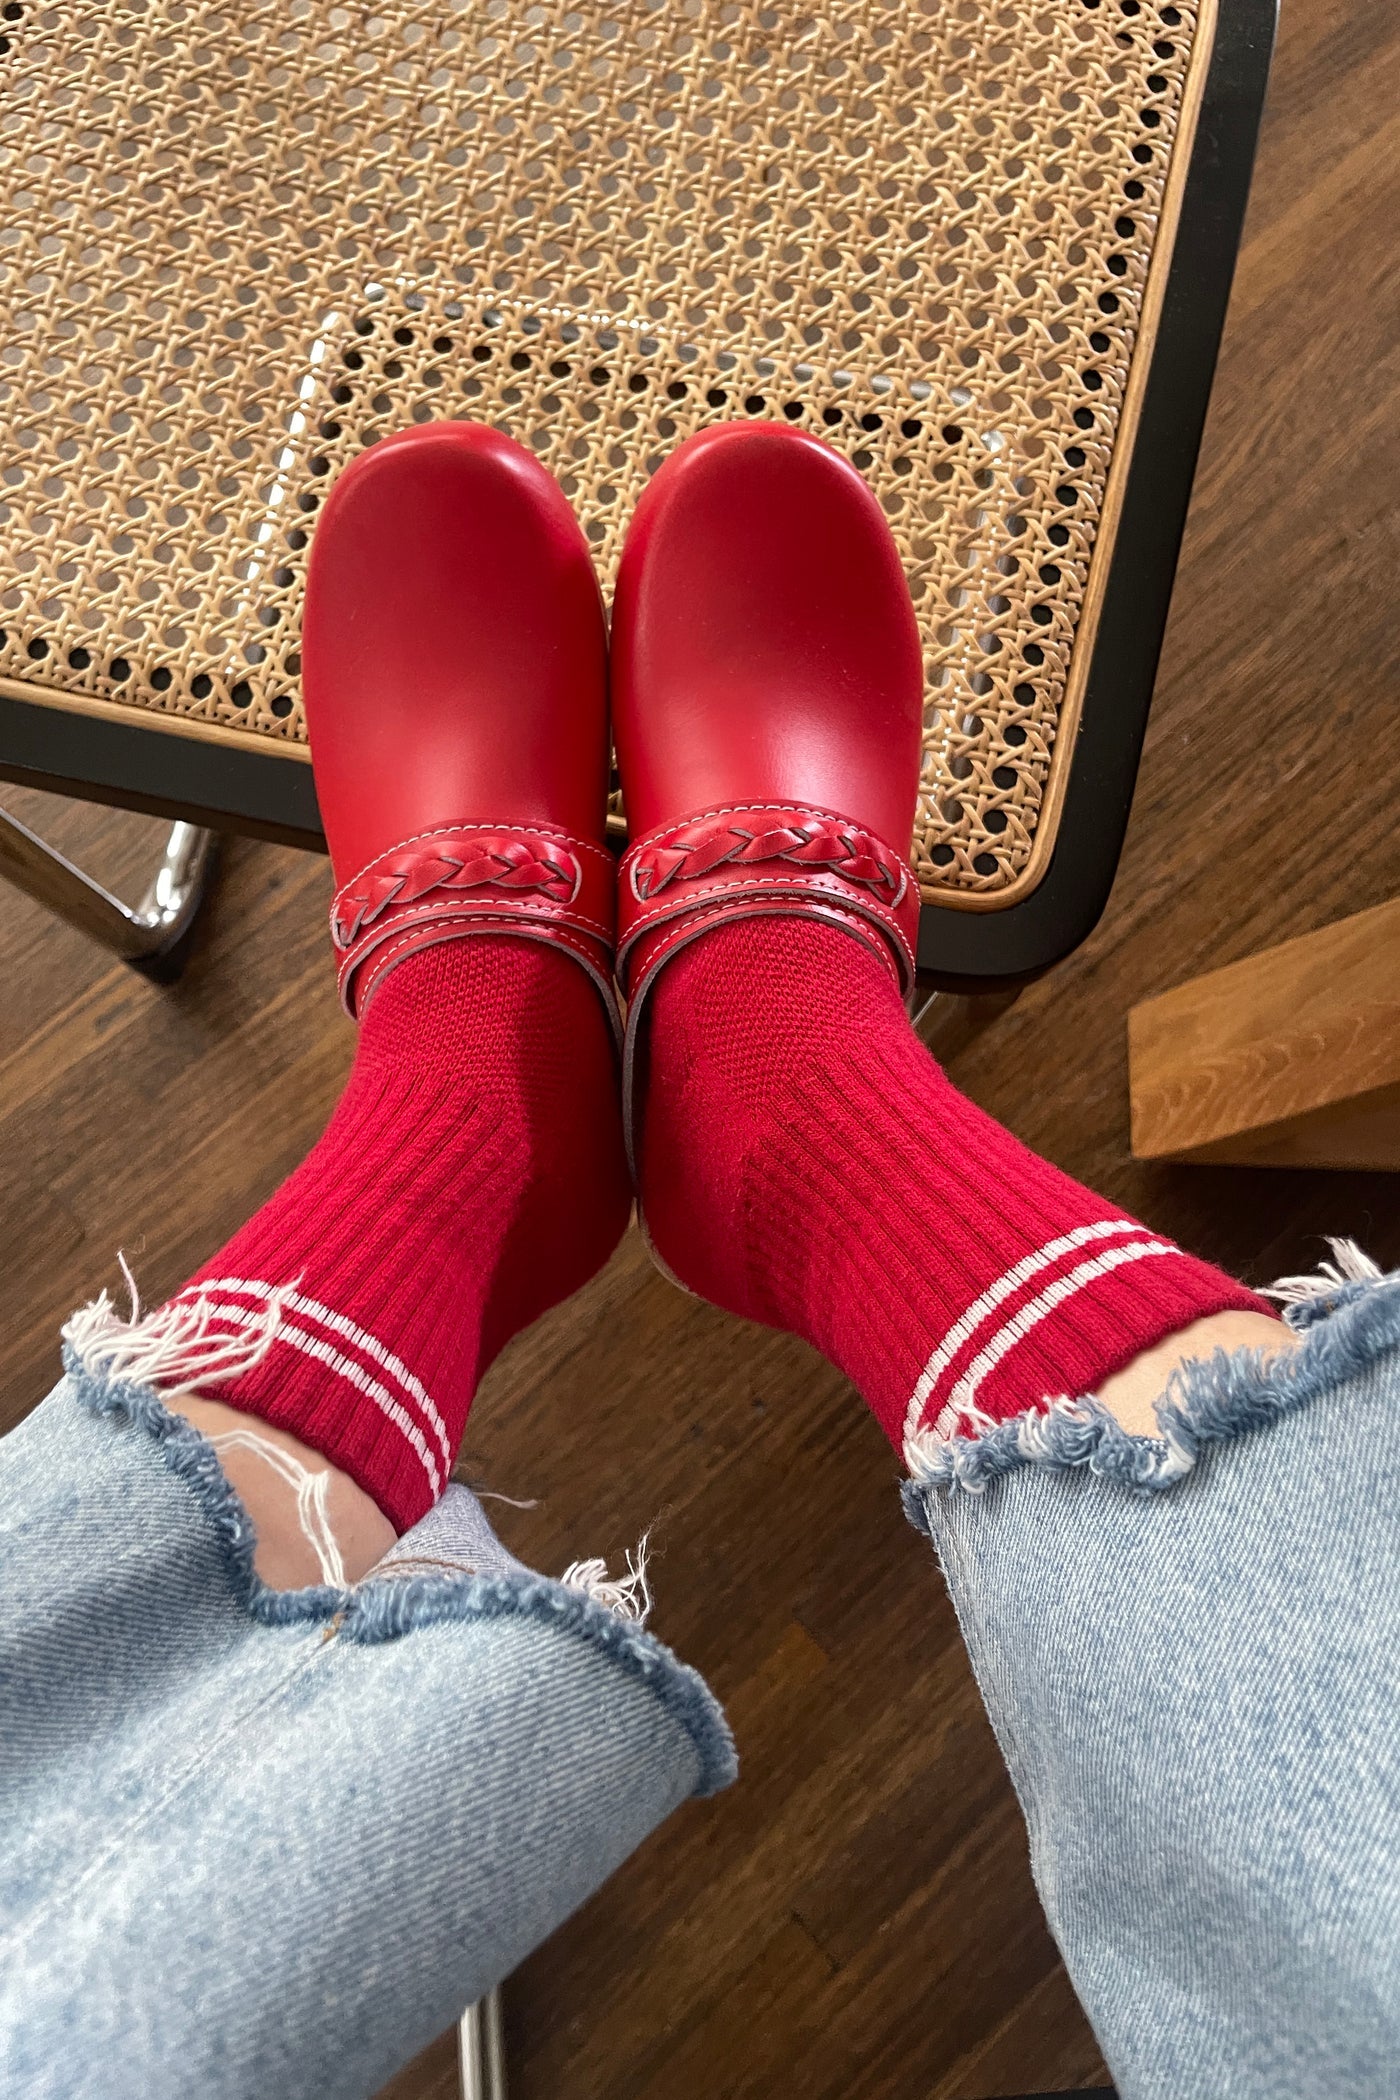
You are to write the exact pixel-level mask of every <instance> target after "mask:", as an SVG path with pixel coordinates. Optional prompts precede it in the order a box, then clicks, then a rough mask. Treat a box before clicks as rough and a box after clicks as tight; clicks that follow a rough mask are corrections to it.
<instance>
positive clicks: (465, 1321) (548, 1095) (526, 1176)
mask: <svg viewBox="0 0 1400 2100" xmlns="http://www.w3.org/2000/svg"><path fill="white" fill-rule="evenodd" d="M630 1202H631V1190H630V1188H629V1186H628V1181H627V1168H626V1162H625V1158H624V1155H623V1150H622V1140H621V1130H620V1120H619V1114H618V1107H617V1077H616V1070H615V1060H614V1053H613V1047H612V1043H611V1041H610V1037H609V1030H608V1025H607V1021H606V1018H605V1016H604V1013H603V1008H602V1004H601V1001H600V1000H599V997H598V994H597V992H596V991H595V989H594V988H593V986H592V985H591V984H590V983H589V982H588V979H587V978H586V977H585V976H584V973H583V972H582V971H581V970H580V969H579V968H578V967H577V966H576V965H575V964H574V963H572V962H571V961H569V960H568V958H567V957H565V956H562V955H559V954H557V953H553V952H551V951H550V950H549V949H548V948H545V947H543V946H541V945H539V944H537V943H535V942H532V941H520V940H511V939H508V938H501V939H498V938H495V937H491V936H476V937H474V938H472V939H471V940H463V941H450V942H446V943H444V944H442V945H441V946H439V947H435V948H430V949H427V950H425V951H424V952H423V953H422V954H419V955H415V956H411V957H409V958H408V959H407V960H406V961H405V962H402V963H400V964H399V966H398V968H397V969H395V970H394V971H393V972H392V973H391V974H390V976H389V977H387V978H386V979H385V981H384V983H383V984H382V986H381V987H380V989H379V991H378V993H377V994H376V996H375V998H374V1000H373V1001H372V1003H371V1005H370V1008H369V1011H368V1013H367V1014H366V1016H365V1019H364V1021H363V1023H362V1024H361V1028H360V1038H359V1042H358V1045H357V1047H356V1051H355V1062H354V1066H353V1068H352V1070H351V1074H350V1079H349V1082H348V1084H347V1086H346V1089H345V1093H344V1094H343V1095H342V1097H341V1100H340V1103H339V1105H338V1106H337V1108H336V1110H335V1113H334V1115H333V1116H332V1117H331V1120H330V1123H329V1125H328V1126H327V1129H326V1132H325V1135H324V1136H323V1137H322V1138H321V1140H320V1142H319V1143H318V1144H317V1145H316V1146H315V1148H314V1149H313V1151H312V1152H311V1153H310V1154H309V1155H308V1156H307V1158H306V1159H305V1160H304V1161H303V1162H302V1164H301V1165H300V1166H299V1167H298V1168H297V1169H296V1171H295V1173H294V1174H292V1175H291V1177H290V1178H289V1179H288V1180H287V1181H285V1182H284V1183H283V1184H282V1186H281V1188H280V1189H278V1191H277V1193H276V1194H275V1195H274V1196H273V1197H272V1198H271V1200H270V1201H269V1202H268V1203H266V1204H264V1206H263V1208H262V1209H261V1210H260V1211H259V1212H258V1213H257V1215H256V1216H255V1217H254V1218H252V1219H251V1220H250V1221H249V1223H248V1224H246V1225H245V1226H244V1227H243V1228H242V1230H241V1231H240V1232H238V1233H236V1234H235V1235H234V1237H233V1239H231V1240H230V1241H229V1243H228V1245H227V1246H226V1247H224V1248H223V1250H222V1251H221V1252H220V1253H219V1254H217V1255H215V1256H214V1258H213V1260H212V1261H208V1262H206V1263H205V1264H204V1266H203V1267H202V1268H201V1269H200V1270H199V1271H198V1273H197V1274H196V1275H195V1276H194V1277H193V1278H192V1279H191V1281H190V1283H189V1284H187V1285H186V1287H185V1289H184V1291H182V1292H181V1293H180V1297H181V1300H182V1301H184V1302H187V1303H188V1302H194V1301H200V1300H202V1301H204V1303H205V1304H206V1305H207V1306H208V1307H209V1308H211V1310H210V1314H209V1318H210V1321H211V1329H210V1332H211V1334H212V1335H213V1336H219V1335H222V1334H227V1336H228V1337H229V1338H230V1339H233V1338H236V1337H240V1336H242V1337H244V1338H246V1337H247V1336H248V1335H249V1334H250V1333H252V1332H256V1331H257V1329H256V1325H255V1323H257V1322H259V1321H266V1318H267V1314H268V1308H269V1301H270V1300H271V1299H272V1298H273V1295H274V1294H282V1295H281V1296H280V1304H279V1309H278V1313H277V1320H276V1327H275V1339H274V1340H273V1341H272V1342H271V1344H270V1345H269V1347H268V1349H267V1351H266V1353H265V1354H264V1355H263V1356H262V1358H261V1360H260V1361H259V1362H257V1363H256V1364H255V1365H254V1367H253V1368H252V1369H250V1370H247V1371H245V1372H243V1373H242V1375H240V1376H239V1377H238V1378H237V1379H236V1380H226V1381H223V1382H219V1383H209V1384H206V1385H205V1386H204V1388H203V1389H204V1390H205V1391H206V1393H207V1394H208V1395H209V1396H210V1397H212V1398H217V1399H220V1400H223V1401H226V1402H227V1403H228V1404H229V1405H230V1406H232V1407H237V1408H240V1409H243V1410H244V1411H246V1412H247V1413H249V1414H253V1415H258V1416H260V1417H261V1418H262V1419H263V1420H264V1421H265V1422H271V1423H276V1424H277V1425H278V1426H279V1427H281V1428H284V1429H288V1430H291V1431H292V1433H293V1434H294V1435H296V1436H298V1437H300V1438H301V1439H302V1440H303V1442H305V1443H307V1444H310V1445H311V1446H312V1447H313V1448H314V1449H315V1450H317V1451H320V1452H322V1453H324V1455H325V1456H326V1457H327V1458H328V1459H330V1460H331V1461H332V1463H333V1464H334V1465H336V1466H339V1467H340V1468H341V1469H342V1470H343V1471H344V1472H346V1473H348V1474H350V1476H351V1477H352V1478H353V1479H354V1480H356V1481H357V1482H358V1483H359V1485H360V1486H361V1487H362V1488H364V1489H365V1491H366V1493H368V1494H369V1495H371V1496H372V1497H373V1499H374V1501H375V1502H376V1503H378V1505H379V1507H380V1509H381V1510H382V1511H383V1512H384V1514H385V1516H386V1517H388V1519H389V1521H390V1522H391V1523H392V1524H394V1525H396V1526H397V1527H398V1528H399V1530H401V1531H402V1530H404V1529H406V1528H407V1527H408V1526H409V1525H410V1524H412V1523H414V1522H416V1520H417V1519H418V1518H419V1517H421V1516H422V1515H423V1514H424V1513H425V1511H427V1510H428V1509H429V1508H430V1507H431V1506H432V1504H433V1503H434V1502H435V1501H436V1499H437V1497H438V1496H439V1495H440V1494H441V1493H442V1490H443V1487H444V1486H445V1484H446V1481H447V1477H448V1474H449V1472H450V1470H451V1467H452V1464H453V1461H454V1460H455V1458H456V1455H457V1446H458V1444H459V1443H460V1441H461V1436H462V1429H463V1425H464V1423H465V1421H466V1417H467V1409H468V1407H469V1405H470V1403H471V1398H472V1394H473V1393H474V1392H475V1390H476V1385H477V1380H478V1379H479V1378H480V1376H481V1373H482V1372H483V1371H484V1370H485V1368H486V1366H487V1365H488V1364H489V1363H490V1361H491V1359H492V1358H493V1357H494V1356H495V1355H496V1353H497V1352H498V1351H499V1350H500V1349H501V1348H502V1347H503V1345H504V1344H505V1343H506V1342H507V1341H509V1339H510V1337H511V1336H512V1335H513V1334H515V1333H517V1332H518V1331H519V1329H520V1328H522V1327H524V1326H526V1325H527V1324H528V1323H529V1321H531V1320H533V1319H535V1318H536V1317H537V1315H538V1314H540V1313H542V1312H543V1311H545V1310H546V1308H547V1307H549V1306H551V1305H554V1304H557V1303H558V1302H559V1300H560V1299H561V1298H566V1297H567V1296H568V1295H569V1293H570V1292H571V1291H575V1290H577V1289H578V1288H579V1286H580V1285H581V1284H583V1283H585V1282H587V1280H588V1278H589V1277H590V1276H592V1275H593V1274H594V1272H595V1271H596V1270H598V1269H599V1268H601V1267H602V1265H603V1263H604V1262H605V1261H606V1260H607V1258H608V1256H609V1254H610V1253H611V1252H612V1250H613V1248H614V1247H615V1246H616V1244H617V1241H618V1239H619V1238H620V1237H621V1234H622V1231H623V1228H624V1227H625V1225H626V1223H627V1215H628V1210H629V1207H630Z"/></svg>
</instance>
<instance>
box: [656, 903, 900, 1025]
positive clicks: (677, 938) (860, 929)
mask: <svg viewBox="0 0 1400 2100" xmlns="http://www.w3.org/2000/svg"><path fill="white" fill-rule="evenodd" d="M730 894H731V896H733V897H734V898H735V899H736V901H737V900H738V899H740V898H742V896H743V895H745V894H746V892H743V891H733V892H731V893H730ZM822 908H823V909H824V910H825V911H828V912H829V913H830V915H831V916H832V917H833V918H839V919H849V920H851V921H852V922H853V923H852V926H851V931H852V932H853V933H854V934H855V935H856V936H857V938H858V939H859V940H860V941H861V942H862V944H863V945H864V946H865V947H867V948H870V949H872V950H873V951H874V952H875V953H876V954H877V955H878V956H880V957H881V959H882V960H884V961H886V963H887V964H888V966H889V967H890V968H893V964H892V963H890V962H889V948H888V944H886V943H883V942H881V941H879V940H878V938H877V937H876V936H875V933H874V925H875V922H874V921H873V920H872V919H871V918H870V917H869V916H867V914H865V913H864V912H862V911H861V910H860V909H859V907H858V906H856V905H851V904H847V903H846V902H845V900H844V899H843V900H841V901H840V902H836V903H827V902H826V900H825V899H824V900H823V907H822ZM724 913H725V906H724V904H722V903H721V904H711V905H708V906H705V907H702V909H701V910H700V911H699V912H697V914H696V916H697V917H704V918H707V919H711V920H716V921H718V920H721V919H723V917H724ZM738 916H739V917H743V916H745V914H743V913H740V914H738ZM747 916H748V917H749V918H753V917H756V916H758V915H757V914H756V913H753V912H750V913H748V914H747ZM794 916H798V917H800V916H801V914H800V913H799V914H795V915H794ZM893 931H894V932H895V934H896V935H897V936H898V939H899V946H900V953H901V954H902V955H903V956H904V958H905V960H906V961H907V962H908V964H909V966H910V969H911V970H912V969H913V968H914V958H913V956H912V954H911V953H910V950H909V944H908V942H907V941H906V940H905V939H904V936H903V934H902V933H900V931H899V928H898V927H895V928H894V929H893ZM694 937H695V929H694V927H693V926H692V925H690V924H689V921H688V915H686V916H685V917H682V921H681V924H680V925H678V926H677V927H676V929H675V931H674V932H673V933H671V934H668V935H667V937H666V939H665V940H662V941H658V942H657V944H656V946H655V947H654V948H653V949H651V950H650V952H649V953H648V955H647V958H646V961H645V963H644V964H643V965H642V969H641V971H640V973H639V979H638V982H639V984H641V983H644V982H645V981H646V979H648V978H650V977H653V976H655V974H656V972H657V970H658V969H659V968H660V967H661V964H662V963H663V962H664V961H665V959H666V957H667V956H668V955H669V954H670V952H671V950H672V949H673V948H679V947H683V946H684V945H685V942H686V941H687V940H692V939H694ZM632 938H633V937H632V936H629V938H628V943H627V946H628V948H629V949H630V947H631V944H632ZM625 953H626V950H619V953H618V961H619V963H621V961H622V959H623V955H624V954H625ZM894 974H895V979H896V982H898V978H899V972H898V971H897V970H896V971H895V973H894ZM636 992H637V987H635V986H634V987H633V990H632V991H631V993H630V994H629V997H630V998H633V999H635V997H636Z"/></svg>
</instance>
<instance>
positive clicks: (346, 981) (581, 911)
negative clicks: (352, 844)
mask: <svg viewBox="0 0 1400 2100" xmlns="http://www.w3.org/2000/svg"><path fill="white" fill-rule="evenodd" d="M615 925H616V867H615V863H614V861H613V857H612V855H611V854H610V853H609V852H608V850H607V848H606V847H604V846H600V845H597V844H596V843H594V842H593V841H592V840H588V839H577V838H573V837H572V836H571V835H570V834H569V833H567V832H564V831H559V830H556V829H554V828H553V827H551V826H549V825H520V824H495V825H486V824H482V825H475V824H460V825H446V826H442V827H439V828H438V829H437V830H434V831H427V832H422V833H420V834H419V836H417V837H416V838H411V839H405V840H403V842H402V843H401V844H400V845H397V846H391V847H390V848H389V849H388V851H387V852H385V853H381V854H380V855H379V857H378V859H377V860H374V861H372V862H371V863H370V865H369V866H368V867H367V868H362V869H361V870H360V872H359V874H358V875H355V876H353V877H352V878H351V880H350V881H349V882H347V883H344V884H343V885H342V886H341V888H340V889H339V890H338V891H337V892H336V896H335V901H334V903H333V904H332V906H331V940H332V942H333V943H334V945H335V950H336V957H337V961H338V965H339V968H338V972H337V984H338V987H339V991H340V996H341V1003H342V1004H343V1005H344V1007H345V1010H346V1012H347V1013H349V1014H351V1015H355V1014H356V1013H362V1012H363V1011H364V1008H365V1006H366V1004H367V1003H368V1000H369V998H370V997H371V995H372V994H373V992H374V990H375V989H376V987H377V986H378V985H379V983H380V982H381V981H382V979H383V978H384V977H385V976H386V975H387V973H388V971H389V970H390V969H392V968H393V966H394V964H395V963H397V962H401V961H402V960H403V958H404V957H405V956H406V955H409V954H412V953H414V952H415V951H416V950H417V949H419V948H424V947H429V946H431V945H433V944H434V943H435V942H438V941H444V940H455V939H458V938H460V937H462V936H465V935H467V934H472V933H509V934H516V935H520V936H523V937H524V938H526V939H530V940H539V941H547V942H550V943H551V944H553V945H555V946H558V947H561V948H563V949H565V950H566V951H567V952H568V953H569V954H571V955H572V956H573V957H574V959H575V961H577V962H580V963H581V964H582V965H583V967H584V968H585V969H586V970H587V971H588V973H589V975H590V976H591V977H592V978H593V979H594V981H595V982H596V983H597V984H598V986H599V988H600V990H601V991H602V992H603V995H604V998H605V1000H606V1001H607V1004H608V1007H609V1010H610V1012H613V1013H614V1015H615V1002H614V1000H613V996H612V970H611V963H612V947H613V937H614V931H615Z"/></svg>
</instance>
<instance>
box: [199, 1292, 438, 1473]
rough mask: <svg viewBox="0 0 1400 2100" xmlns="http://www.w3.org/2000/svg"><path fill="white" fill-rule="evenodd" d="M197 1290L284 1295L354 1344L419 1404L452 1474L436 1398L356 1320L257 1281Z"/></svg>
mask: <svg viewBox="0 0 1400 2100" xmlns="http://www.w3.org/2000/svg"><path fill="white" fill-rule="evenodd" d="M194 1288H195V1289H196V1290H197V1291H199V1292H200V1293H201V1294H203V1293H207V1292H210V1291H233V1292H235V1293H236V1294H237V1295H239V1296H241V1297H247V1298H272V1297H275V1296H277V1295H278V1293H279V1292H280V1293H281V1297H282V1303H283V1304H284V1305H285V1306H287V1307H288V1308H289V1309H290V1310H291V1311H292V1312H295V1313H300V1314H301V1315H302V1316H303V1318H304V1319H308V1320H312V1321H315V1322H316V1323H317V1324H318V1325H320V1326H322V1327H326V1328H329V1330H330V1332H331V1333H332V1334H338V1335H340V1336H341V1337H342V1339H343V1340H345V1341H347V1342H352V1343H353V1344H354V1346H355V1347H356V1348H357V1349H358V1350H360V1351H361V1352H362V1354H363V1355H365V1356H367V1357H369V1358H370V1360H371V1362H373V1363H376V1364H378V1366H379V1368H380V1370H381V1371H387V1372H388V1374H389V1376H390V1377H391V1378H392V1379H394V1380H396V1382H397V1383H398V1385H399V1386H400V1387H401V1388H402V1390H403V1393H404V1394H405V1395H406V1396H407V1398H409V1399H411V1400H415V1401H416V1402H417V1403H418V1406H419V1407H420V1408H421V1409H422V1411H423V1414H424V1416H425V1417H426V1419H427V1423H428V1426H429V1428H430V1429H431V1430H432V1432H433V1435H434V1437H435V1438H436V1440H437V1446H438V1449H439V1451H440V1452H441V1453H442V1462H443V1465H444V1467H445V1468H446V1469H447V1470H448V1471H449V1472H450V1471H451V1469H452V1460H453V1458H454V1456H455V1453H454V1452H453V1449H452V1446H451V1444H450V1442H449V1441H448V1436H447V1425H446V1423H445V1422H444V1421H443V1419H442V1416H441V1415H440V1414H439V1413H438V1410H437V1408H436V1406H435V1405H434V1402H433V1399H432V1395H431V1394H430V1393H429V1392H428V1390H427V1388H426V1387H425V1386H424V1385H423V1384H422V1382H421V1380H419V1379H417V1378H415V1377H414V1375H413V1373H412V1371H410V1370H409V1368H408V1365H407V1364H406V1363H404V1362H403V1361H402V1359H401V1358H400V1357H397V1356H395V1354H394V1352H393V1350H392V1349H386V1348H385V1346H384V1344H383V1343H382V1342H381V1341H379V1340H378V1339H377V1337H376V1336H374V1335H372V1334H370V1333H369V1332H368V1331H367V1329H365V1328H363V1327H357V1326H356V1325H355V1322H354V1321H353V1320H347V1319H346V1317H345V1315H344V1313H338V1312H335V1311H333V1310H332V1308H331V1307H330V1306H329V1305H322V1303H321V1302H320V1300H319V1299H318V1298H306V1297H303V1296H302V1294H301V1292H300V1291H295V1290H292V1291H289V1290H285V1289H284V1288H283V1287H282V1286H281V1285H279V1284H272V1283H263V1282H261V1281H259V1280H258V1279H256V1278H253V1277H246V1276H223V1277H216V1278H214V1279H213V1280H212V1281H211V1282H208V1283H201V1284H196V1285H195V1286H194Z"/></svg>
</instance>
